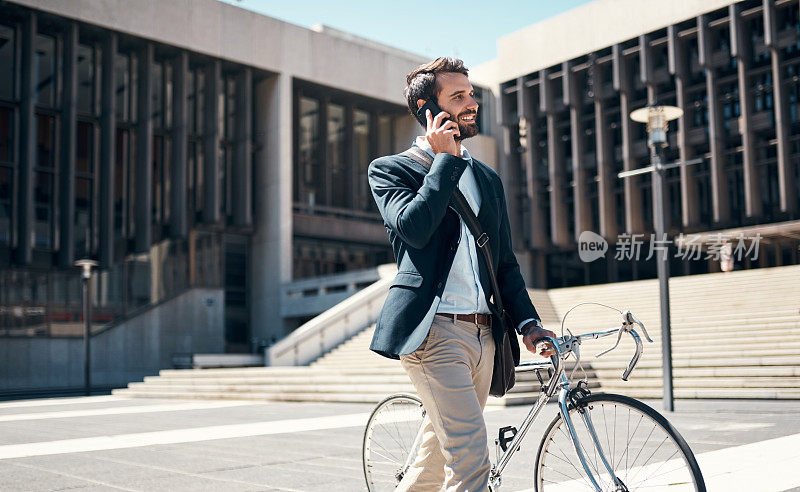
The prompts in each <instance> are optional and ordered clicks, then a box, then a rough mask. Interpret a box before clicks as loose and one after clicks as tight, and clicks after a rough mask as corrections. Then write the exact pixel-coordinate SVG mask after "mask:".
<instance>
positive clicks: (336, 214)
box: [0, 0, 494, 392]
mask: <svg viewBox="0 0 800 492" xmlns="http://www.w3.org/2000/svg"><path fill="white" fill-rule="evenodd" d="M423 61H425V60H423V59H421V58H419V57H417V56H415V55H412V54H409V53H406V52H403V51H400V50H397V49H394V48H391V47H388V46H384V45H380V44H378V43H375V42H372V41H368V40H365V39H361V38H358V37H356V36H353V35H351V34H348V33H343V32H340V31H336V30H333V29H330V28H327V27H324V26H318V27H315V28H313V29H306V28H302V27H299V26H295V25H292V24H289V23H286V22H282V21H279V20H276V19H273V18H270V17H266V16H263V15H259V14H255V13H253V12H250V11H247V10H244V9H241V8H238V7H236V6H231V5H228V4H224V3H221V2H217V1H215V0H191V1H189V0H184V1H170V2H162V1H159V0H142V1H137V2H135V3H131V2H123V1H117V2H100V1H97V0H78V1H70V2H62V1H59V0H20V1H11V2H0V66H1V67H2V68H0V204H2V206H1V207H0V359H2V360H3V362H2V363H0V392H3V391H5V392H11V391H16V390H20V391H25V390H29V389H35V388H58V387H60V388H68V387H79V386H80V385H81V381H82V355H81V354H82V352H81V349H80V346H81V343H82V342H81V340H80V338H79V337H80V334H81V330H82V318H81V290H80V280H79V272H78V270H77V269H76V268H74V267H73V263H74V261H75V260H77V259H80V258H84V257H90V258H96V259H97V260H99V262H100V268H99V269H98V271H97V273H96V274H95V276H94V278H93V279H92V283H93V289H94V296H93V297H94V299H93V301H94V306H95V307H94V316H93V320H92V321H93V324H94V327H95V330H96V334H95V336H94V337H93V341H94V343H95V344H98V348H97V349H96V350H94V351H93V353H94V356H93V360H92V362H93V368H94V369H93V371H94V373H95V378H94V381H95V382H96V384H97V385H98V386H121V385H124V384H126V383H127V382H128V381H129V380H131V379H135V378H141V377H142V376H143V375H146V374H153V373H155V372H156V371H157V370H158V369H159V368H163V367H171V366H172V364H173V362H174V361H175V360H176V359H180V358H181V357H182V356H183V355H184V354H187V353H188V354H191V353H197V352H210V353H220V352H248V351H251V350H255V349H257V348H258V346H259V345H260V344H263V343H265V341H266V342H269V341H270V340H275V339H280V338H281V337H283V336H284V335H285V334H286V333H288V332H289V331H291V330H292V329H293V328H294V327H296V326H297V325H298V323H300V322H301V321H303V320H304V319H307V318H308V317H309V316H311V315H314V314H318V313H319V312H320V311H321V310H322V308H321V307H320V306H316V307H315V308H314V309H311V310H308V309H306V310H305V311H303V310H302V309H301V310H297V309H294V311H293V310H292V309H288V310H287V309H286V308H285V307H284V306H282V304H284V303H283V302H282V301H283V300H284V298H288V296H289V295H290V294H291V292H294V291H297V289H300V290H299V292H300V296H301V301H302V295H303V290H304V289H306V287H305V286H304V284H303V283H302V279H305V278H308V277H314V278H316V277H319V276H324V275H328V274H334V273H338V272H347V271H352V270H363V269H366V268H369V267H374V266H376V265H380V264H383V263H388V262H391V261H392V253H391V248H390V247H389V243H388V240H387V237H386V231H385V230H384V227H383V225H382V221H381V219H380V216H379V214H378V213H377V210H376V207H375V204H374V201H373V200H372V197H371V194H370V192H369V188H368V185H367V182H366V168H367V165H368V164H369V162H370V161H371V160H372V159H373V158H375V157H377V156H378V155H380V154H388V153H392V152H395V151H399V150H401V149H402V148H405V147H406V146H407V145H409V144H410V142H411V140H412V138H413V137H414V136H415V134H416V133H417V127H416V122H415V121H414V120H413V119H412V117H411V116H410V115H408V111H407V109H406V105H405V100H404V98H403V96H402V89H403V87H404V81H405V74H406V73H408V72H409V71H410V70H411V69H412V68H413V67H415V66H417V65H418V64H420V63H422V62H423ZM482 140H483V144H476V148H475V149H474V150H473V153H475V154H476V155H478V156H482V157H485V158H486V160H487V161H493V160H494V155H493V154H494V141H493V139H491V138H490V137H488V136H485V137H483V139H482ZM479 141H480V139H479ZM356 276H357V277H358V274H356ZM362 276H363V275H362ZM369 280H370V279H367V281H369ZM373 280H374V279H373ZM348 281H349V282H351V283H352V279H350V280H348ZM363 281H364V280H363V279H362V283H363ZM292 282H295V284H293V283H292ZM297 282H300V283H299V284H297ZM312 283H313V282H312ZM287 285H288V286H289V287H287ZM292 285H295V288H294V289H293V288H291V286H292ZM312 287H313V285H312ZM357 287H358V285H356V288H357ZM346 293H347V291H346V289H345V294H346ZM332 295H333V298H336V295H335V294H332ZM339 295H340V296H341V293H340V294H339ZM322 307H324V306H322ZM145 320H146V321H145ZM54 354H57V355H54Z"/></svg>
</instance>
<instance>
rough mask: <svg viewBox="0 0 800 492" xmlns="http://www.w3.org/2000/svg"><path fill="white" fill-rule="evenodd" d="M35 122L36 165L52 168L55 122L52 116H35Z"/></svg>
mask: <svg viewBox="0 0 800 492" xmlns="http://www.w3.org/2000/svg"><path fill="white" fill-rule="evenodd" d="M36 122H37V131H36V165H37V166H38V167H44V168H52V167H53V165H54V164H53V163H54V160H53V159H54V155H53V152H54V148H53V143H54V131H55V121H54V120H53V117H52V116H44V115H36Z"/></svg>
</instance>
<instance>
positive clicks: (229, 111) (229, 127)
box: [225, 77, 236, 140]
mask: <svg viewBox="0 0 800 492" xmlns="http://www.w3.org/2000/svg"><path fill="white" fill-rule="evenodd" d="M225 93H226V98H225V120H226V121H225V138H227V139H228V140H233V139H234V138H235V137H236V135H235V134H234V133H235V132H236V125H235V121H236V80H235V79H234V77H228V78H227V79H225Z"/></svg>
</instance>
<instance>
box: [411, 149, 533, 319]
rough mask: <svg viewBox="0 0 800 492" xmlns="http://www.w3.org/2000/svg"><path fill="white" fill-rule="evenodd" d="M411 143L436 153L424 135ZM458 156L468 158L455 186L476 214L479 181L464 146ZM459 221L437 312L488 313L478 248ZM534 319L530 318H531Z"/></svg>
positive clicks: (478, 207)
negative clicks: (454, 247) (457, 236)
mask: <svg viewBox="0 0 800 492" xmlns="http://www.w3.org/2000/svg"><path fill="white" fill-rule="evenodd" d="M414 145H416V146H417V147H419V148H421V149H422V150H424V151H425V152H427V153H428V154H430V156H431V157H435V154H434V153H433V150H432V149H431V146H430V144H429V143H428V140H427V139H425V137H422V136H420V137H417V139H416V140H415V141H414ZM461 158H462V159H465V160H466V161H467V162H469V165H468V166H467V167H466V168H465V169H464V172H463V173H462V174H461V178H460V179H459V180H458V189H459V190H461V193H463V194H464V197H465V198H466V199H467V203H469V206H470V208H471V209H472V211H473V212H474V213H475V215H478V211H479V210H480V208H481V193H480V188H479V187H478V182H477V181H476V180H475V175H474V174H473V170H472V166H473V165H474V164H473V162H472V156H470V155H469V152H467V149H466V148H464V146H463V145H462V146H461ZM459 222H460V223H461V235H460V237H459V239H458V247H457V248H456V254H455V257H454V259H453V266H452V267H450V273H449V274H448V275H447V282H446V283H445V286H444V291H443V292H442V300H441V302H440V303H439V308H438V309H437V312H439V313H452V314H472V313H483V314H489V313H490V312H491V311H489V306H488V304H487V303H486V296H484V295H483V288H482V286H481V279H480V275H479V273H478V272H479V270H478V252H477V250H476V246H475V240H474V239H473V236H472V233H470V232H469V228H468V227H467V225H466V223H465V222H464V221H463V220H460V221H459ZM531 319H533V318H531ZM528 321H530V319H526V320H525V321H523V322H522V323H520V324H519V326H520V327H522V326H523V325H524V324H525V323H527V322H528Z"/></svg>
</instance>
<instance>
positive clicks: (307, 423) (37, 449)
mask: <svg viewBox="0 0 800 492" xmlns="http://www.w3.org/2000/svg"><path fill="white" fill-rule="evenodd" d="M369 415H370V414H369V413H353V414H347V415H338V416H331V417H314V418H307V419H290V420H278V421H274V422H255V423H249V424H229V425H215V426H209V427H197V428H190V429H175V430H168V431H156V432H140V433H135V434H117V435H110V436H99V437H83V438H77V439H64V440H60V441H45V442H34V443H26V444H8V445H5V446H0V460H2V459H10V458H24V457H28V456H44V455H52V454H67V453H70V454H71V453H84V452H88V451H104V450H108V449H124V448H136V447H142V446H153V445H158V444H177V443H187V442H198V441H210V440H214V439H231V438H237V437H251V436H265V435H270V434H286V433H291V432H306V431H314V430H322V429H338V428H342V427H361V426H364V425H365V424H366V422H367V419H368V418H369Z"/></svg>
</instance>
